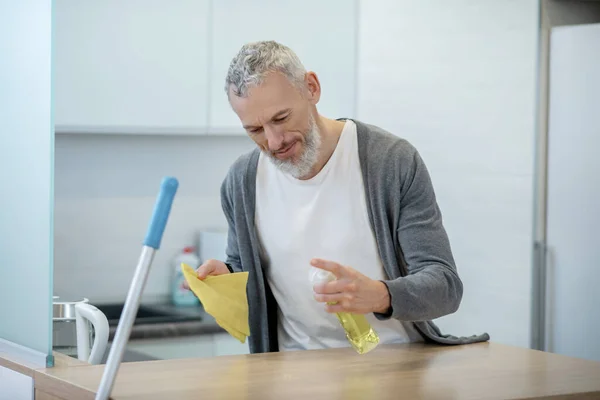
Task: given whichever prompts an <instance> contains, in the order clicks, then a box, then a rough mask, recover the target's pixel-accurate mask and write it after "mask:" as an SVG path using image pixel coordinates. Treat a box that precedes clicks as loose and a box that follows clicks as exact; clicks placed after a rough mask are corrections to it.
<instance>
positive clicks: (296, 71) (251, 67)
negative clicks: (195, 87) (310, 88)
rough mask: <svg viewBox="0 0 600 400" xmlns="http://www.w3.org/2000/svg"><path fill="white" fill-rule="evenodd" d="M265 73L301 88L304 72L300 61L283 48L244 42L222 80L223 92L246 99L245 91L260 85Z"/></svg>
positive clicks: (266, 43)
mask: <svg viewBox="0 0 600 400" xmlns="http://www.w3.org/2000/svg"><path fill="white" fill-rule="evenodd" d="M269 72H280V73H282V74H284V75H285V76H286V77H287V78H288V79H289V80H290V82H291V83H292V84H294V85H295V86H297V87H298V88H301V87H302V85H303V83H304V76H305V74H306V69H305V68H304V66H303V65H302V62H300V59H299V58H298V56H297V55H296V53H294V52H293V51H292V49H290V48H289V47H287V46H284V45H282V44H281V43H277V42H275V41H272V40H270V41H261V42H252V43H247V44H245V45H244V46H242V48H241V49H240V51H239V52H238V53H237V54H236V56H235V57H234V58H233V60H231V63H230V64H229V71H227V78H226V79H225V92H226V93H227V94H229V90H230V89H231V90H232V92H233V93H234V94H235V95H236V96H238V97H246V96H247V95H248V89H249V88H250V87H252V86H257V85H260V84H261V83H262V82H263V79H264V78H265V76H266V75H267V74H268V73H269Z"/></svg>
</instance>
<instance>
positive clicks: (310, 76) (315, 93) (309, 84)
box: [304, 71, 321, 105]
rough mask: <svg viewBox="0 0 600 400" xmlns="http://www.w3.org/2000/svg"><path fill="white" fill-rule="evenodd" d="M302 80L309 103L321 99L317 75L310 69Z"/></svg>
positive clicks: (315, 102) (314, 102) (314, 103)
mask: <svg viewBox="0 0 600 400" xmlns="http://www.w3.org/2000/svg"><path fill="white" fill-rule="evenodd" d="M304 82H305V84H306V88H307V90H308V99H309V101H310V102H311V104H313V105H316V104H317V103H318V102H319V100H320V99H321V82H319V77H318V76H317V74H315V73H314V72H312V71H309V72H307V73H306V75H305V76H304Z"/></svg>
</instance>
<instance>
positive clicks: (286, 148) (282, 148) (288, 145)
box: [271, 140, 297, 154]
mask: <svg viewBox="0 0 600 400" xmlns="http://www.w3.org/2000/svg"><path fill="white" fill-rule="evenodd" d="M296 142H297V140H293V141H291V142H289V143H283V144H282V145H281V146H279V148H278V149H277V150H271V153H272V154H279V153H283V152H285V151H286V150H288V149H289V148H290V147H292V146H293V145H294V144H296Z"/></svg>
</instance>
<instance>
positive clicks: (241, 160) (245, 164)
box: [223, 148, 260, 189]
mask: <svg viewBox="0 0 600 400" xmlns="http://www.w3.org/2000/svg"><path fill="white" fill-rule="evenodd" d="M259 154H260V150H259V149H258V148H256V149H252V150H250V151H248V152H246V153H243V154H241V155H240V156H238V158H237V159H236V160H235V161H234V162H233V163H232V164H231V166H230V167H229V170H228V171H227V174H226V175H225V179H224V180H223V185H224V186H225V187H228V188H229V189H233V188H241V183H242V182H243V180H244V178H245V177H246V176H247V174H248V172H249V171H253V170H254V171H255V170H256V163H257V161H258V156H259Z"/></svg>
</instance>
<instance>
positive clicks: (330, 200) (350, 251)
mask: <svg viewBox="0 0 600 400" xmlns="http://www.w3.org/2000/svg"><path fill="white" fill-rule="evenodd" d="M256 226H257V230H258V236H259V241H260V242H261V247H262V248H261V250H262V252H263V256H264V257H265V258H266V259H267V260H268V268H266V276H267V280H268V283H269V286H270V288H271V290H272V291H273V294H274V296H275V299H276V300H277V304H278V306H279V318H278V320H279V326H278V341H279V348H280V350H306V349H322V348H330V347H348V346H349V343H348V341H347V339H346V337H345V333H344V330H343V328H342V327H341V326H340V323H339V321H338V320H337V317H336V316H335V314H330V313H327V312H326V311H325V304H324V303H320V302H317V301H316V300H315V299H314V291H313V289H312V286H313V285H312V283H311V282H310V280H309V272H310V271H311V269H312V268H313V267H312V266H311V265H310V260H311V259H312V258H314V257H320V258H324V259H327V260H331V261H335V262H338V263H340V264H342V265H348V266H351V267H352V268H354V269H356V270H358V271H360V272H361V273H362V274H364V275H366V276H368V277H370V278H371V279H387V276H386V274H385V271H384V269H383V267H382V263H381V260H380V258H379V254H378V250H377V244H376V242H375V238H374V236H373V232H372V229H371V226H370V224H369V217H368V214H367V208H366V199H365V193H364V188H363V179H362V174H361V169H360V164H359V159H358V144H357V136H356V125H355V124H354V122H352V121H349V120H348V121H347V122H346V123H345V126H344V129H343V131H342V134H341V137H340V139H339V141H338V144H337V146H336V149H335V150H334V152H333V154H332V156H331V158H330V159H329V161H328V162H327V164H326V165H325V166H324V167H323V169H322V170H321V171H320V172H319V174H318V175H316V176H315V177H313V178H312V179H309V180H298V179H296V178H294V177H292V176H291V175H289V174H286V173H284V172H282V171H280V170H279V169H277V167H276V166H275V165H273V163H272V162H271V161H270V159H269V158H268V157H266V156H264V155H263V154H262V153H261V155H260V158H259V162H258V171H257V178H256ZM367 319H368V320H369V321H370V323H371V324H372V326H373V328H374V329H375V331H376V332H377V333H378V334H379V337H380V343H403V342H408V341H411V340H412V341H417V340H421V339H420V337H419V335H418V334H417V333H416V332H415V331H414V328H411V327H410V326H408V325H407V327H406V329H405V326H404V325H403V324H402V323H401V322H400V321H398V320H394V319H389V320H387V321H379V320H377V319H376V318H375V316H374V315H373V314H371V313H370V314H367Z"/></svg>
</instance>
